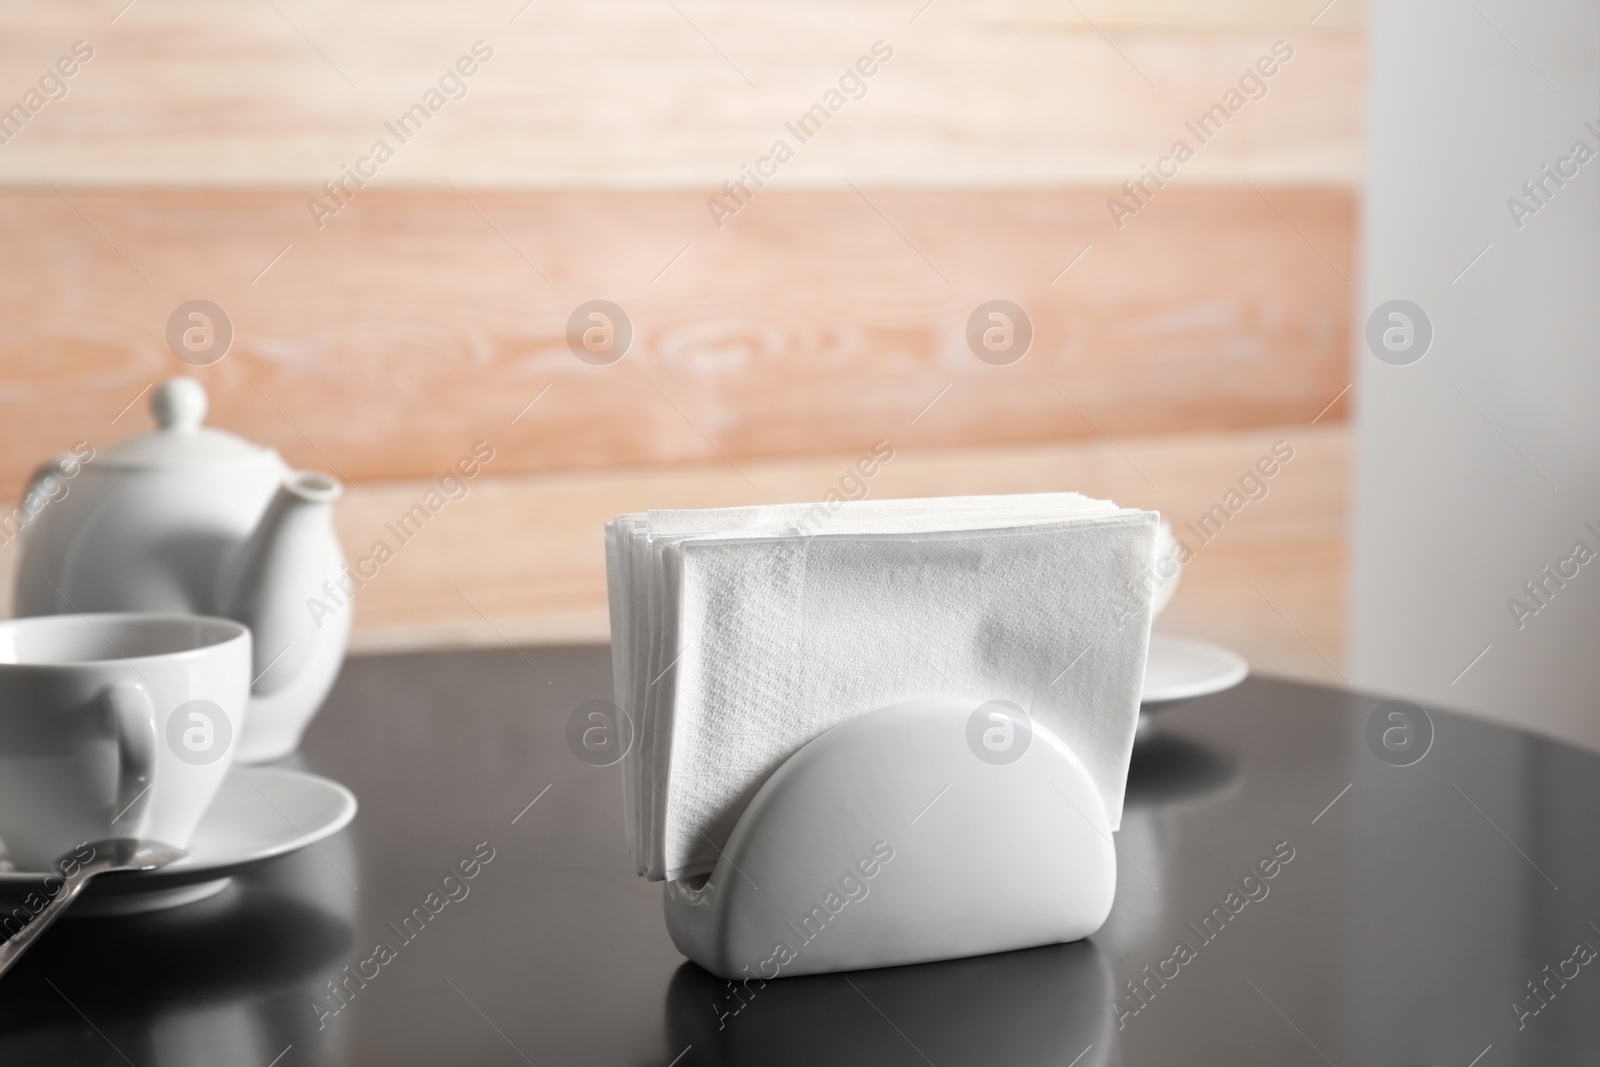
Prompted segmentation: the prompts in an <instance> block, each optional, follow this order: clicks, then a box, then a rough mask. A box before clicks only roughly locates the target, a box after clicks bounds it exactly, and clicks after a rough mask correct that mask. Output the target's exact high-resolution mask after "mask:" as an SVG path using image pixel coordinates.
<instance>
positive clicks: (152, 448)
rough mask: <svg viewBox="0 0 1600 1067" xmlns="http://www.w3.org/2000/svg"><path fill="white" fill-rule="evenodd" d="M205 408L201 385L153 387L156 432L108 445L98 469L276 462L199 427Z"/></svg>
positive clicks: (176, 382)
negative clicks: (100, 467)
mask: <svg viewBox="0 0 1600 1067" xmlns="http://www.w3.org/2000/svg"><path fill="white" fill-rule="evenodd" d="M207 406H208V404H207V400H206V390H205V387H204V386H202V385H201V384H200V383H199V382H197V381H195V380H194V379H193V378H168V379H167V380H166V381H164V382H162V383H161V384H160V385H158V386H156V388H155V392H154V393H153V394H151V397H150V414H151V415H153V416H154V417H155V420H156V425H157V427H159V428H158V429H155V430H151V431H148V432H146V433H141V434H135V435H134V436H132V437H128V438H124V439H123V440H121V441H118V442H117V443H115V444H113V445H111V446H110V447H109V448H107V449H106V450H105V451H104V452H102V453H101V454H100V456H99V457H98V458H97V459H96V461H95V463H96V465H100V464H107V465H109V466H114V467H177V466H184V465H187V464H190V463H259V462H261V461H262V460H265V459H267V458H268V457H273V458H276V456H277V453H275V452H274V451H273V450H272V449H270V448H264V447H262V446H260V445H256V444H251V443H250V442H249V441H246V440H245V439H244V438H242V437H236V436H235V435H233V434H231V433H226V432H224V431H222V430H212V429H208V428H206V427H204V426H202V425H200V423H201V422H202V421H203V420H204V419H205V417H206V408H207ZM280 462H281V460H280Z"/></svg>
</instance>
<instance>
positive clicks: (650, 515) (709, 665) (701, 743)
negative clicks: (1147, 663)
mask: <svg viewBox="0 0 1600 1067" xmlns="http://www.w3.org/2000/svg"><path fill="white" fill-rule="evenodd" d="M1156 522H1157V516H1156V514H1155V513H1154V512H1149V511H1139V510H1135V509H1131V508H1119V507H1117V506H1116V505H1115V504H1113V503H1111V502H1109V501H1104V500H1091V499H1089V498H1087V497H1084V496H1080V495H1079V494H1076V493H1041V494H1029V495H1020V496H984V497H945V498H935V499H927V500H884V501H854V502H836V503H833V504H826V505H809V504H793V505H788V504H786V505H775V506H770V507H749V508H718V509H709V510H695V511H651V512H647V513H644V514H634V515H619V516H618V517H617V518H616V519H614V520H613V521H612V522H610V523H608V524H607V525H606V578H607V584H608V591H609V599H610V608H611V648H612V662H613V671H614V681H615V685H616V699H617V704H618V705H619V706H620V707H621V708H622V709H623V710H624V711H625V712H626V713H627V714H628V716H629V717H630V719H631V720H632V722H633V724H634V727H635V736H634V740H633V745H632V747H631V748H630V749H629V751H628V753H627V756H626V757H625V760H624V772H625V773H624V776H623V780H624V803H625V806H626V812H627V825H628V845H629V848H630V849H631V850H632V852H633V855H634V860H635V862H636V864H637V866H638V869H639V873H640V874H642V875H644V876H646V877H648V878H653V879H660V878H684V877H689V876H692V875H697V874H704V873H707V872H709V871H710V870H711V868H712V867H713V866H714V865H715V863H716V859H717V855H718V852H719V850H720V849H721V848H722V846H723V845H724V844H725V843H726V841H727V838H728V835H729V833H730V832H731V831H732V829H733V826H734V823H735V822H737V821H738V818H739V815H740V813H741V812H742V811H743V810H744V808H745V805H746V804H747V803H748V802H749V801H750V799H751V797H753V796H754V795H755V792H756V790H757V789H759V788H760V787H761V784H762V783H763V782H765V781H766V780H767V778H768V776H769V775H771V774H772V772H773V771H774V770H776V769H777V767H778V766H779V765H780V764H781V763H782V762H783V761H784V760H785V759H787V758H788V757H789V756H790V755H791V754H793V753H794V752H795V751H796V750H798V749H799V748H800V747H801V746H802V745H804V744H805V743H806V742H807V741H810V740H811V739H812V738H814V737H816V736H818V735H819V734H821V733H822V732H823V731H825V730H827V729H828V728H829V727H832V726H835V725H837V724H838V723H840V722H843V721H845V720H846V719H849V718H851V717H854V716H856V715H861V714H864V713H866V712H869V711H872V710H874V709H875V708H881V707H885V706H887V705H890V704H898V703H903V702H905V701H908V700H915V699H918V698H920V697H932V696H950V697H958V698H965V699H971V700H972V701H974V705H976V704H977V703H979V702H982V701H985V700H1010V701H1012V702H1014V703H1016V704H1018V705H1020V706H1021V707H1022V708H1023V709H1025V710H1026V711H1027V712H1028V714H1029V715H1030V716H1031V717H1032V718H1033V719H1034V720H1035V721H1038V722H1042V723H1044V724H1045V725H1047V726H1048V727H1050V728H1051V729H1052V730H1054V731H1055V732H1056V734H1057V735H1058V736H1059V737H1061V739H1062V740H1063V741H1065V742H1066V743H1067V744H1068V745H1070V746H1071V747H1072V749H1073V751H1074V752H1076V753H1077V755H1078V757H1079V758H1080V759H1082V760H1083V763H1084V766H1085V767H1086V768H1087V769H1088V771H1089V774H1090V775H1091V776H1092V777H1093V779H1094V781H1095V783H1096V784H1097V785H1098V786H1099V787H1100V790H1101V794H1102V795H1103V797H1104V799H1105V804H1106V811H1107V813H1108V814H1109V815H1110V817H1111V824H1112V826H1113V827H1116V826H1118V825H1119V824H1120V823H1121V819H1122V794H1123V787H1124V785H1125V784H1126V780H1127V774H1128V760H1129V756H1130V753H1131V751H1132V747H1133V735H1134V730H1135V728H1136V727H1137V725H1138V717H1139V692H1140V686H1141V682H1142V678H1143V673H1144V660H1145V651H1146V648H1147V645H1148V642H1149V632H1150V596H1151V589H1152V587H1153V581H1152V577H1151V574H1150V560H1151V553H1152V544H1153V538H1154V535H1155V531H1156Z"/></svg>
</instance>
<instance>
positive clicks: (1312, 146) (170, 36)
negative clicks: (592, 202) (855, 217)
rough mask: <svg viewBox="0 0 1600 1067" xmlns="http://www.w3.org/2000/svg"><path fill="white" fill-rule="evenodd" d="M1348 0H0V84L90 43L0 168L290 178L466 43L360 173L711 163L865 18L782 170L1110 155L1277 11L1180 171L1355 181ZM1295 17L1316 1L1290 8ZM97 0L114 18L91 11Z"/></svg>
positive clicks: (354, 137)
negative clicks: (383, 153) (459, 79)
mask: <svg viewBox="0 0 1600 1067" xmlns="http://www.w3.org/2000/svg"><path fill="white" fill-rule="evenodd" d="M1361 9H1362V5H1361V4H1360V3H1359V0H1337V2H1336V3H1333V4H1332V5H1331V6H1330V5H1329V4H1328V3H1327V0H1231V2H1219V3H1208V2H1205V0H1142V2H1136V3H1123V2H1121V0H1097V2H1093V3H1091V2H1088V0H1085V2H1083V3H1079V4H1066V3H1059V2H1053V0H1022V2H1016V3H1002V2H995V0H933V2H932V3H931V4H930V3H928V2H927V0H864V2H858V0H827V2H822V3H813V4H787V5H786V4H747V3H738V2H736V0H679V2H678V3H676V4H667V3H663V2H661V0H585V2H583V3H571V2H561V0H533V2H531V3H530V0H493V2H487V0H465V2H459V3H449V4H445V3H438V2H436V0H409V2H392V0H346V2H342V3H338V4H326V3H317V2H314V0H275V3H272V4H267V3H248V4H216V3H209V2H207V0H134V2H133V3H132V4H131V5H130V4H129V0H74V2H67V3H49V4H40V3H27V2H25V0H13V2H11V3H8V4H6V5H5V7H4V8H3V9H0V11H3V16H0V17H3V24H4V26H5V34H4V43H3V45H0V101H3V106H9V105H10V104H11V103H12V102H14V101H16V100H19V99H21V98H22V95H23V94H24V92H25V91H26V90H27V88H28V87H29V86H31V85H33V84H34V83H35V81H36V79H37V78H38V77H39V76H40V75H41V73H43V72H44V71H45V70H46V69H47V67H48V66H49V65H50V64H51V63H52V62H53V61H54V60H55V59H56V58H57V57H58V56H60V55H62V54H63V53H65V52H66V50H67V49H68V48H69V46H70V45H71V44H72V42H74V41H77V40H84V41H87V42H88V43H89V44H90V45H91V46H92V47H93V48H94V49H95V55H94V58H93V60H92V61H91V62H89V63H88V64H87V65H86V66H85V67H84V68H83V69H82V71H81V72H79V73H78V74H77V75H76V76H75V77H74V78H73V79H72V81H71V82H70V92H69V94H68V96H67V97H66V98H65V99H63V100H61V101H59V102H55V103H51V104H48V105H47V106H45V107H44V108H43V109H42V110H40V111H39V113H38V114H37V115H35V116H34V117H33V118H32V119H31V120H30V121H29V123H28V124H27V126H26V128H25V129H24V131H23V132H22V133H21V134H20V135H19V136H17V137H16V138H15V139H14V140H13V141H12V142H11V143H9V144H6V145H5V146H4V147H3V148H0V179H12V180H25V179H37V178H40V177H50V178H52V179H54V180H57V181H72V182H105V183H117V184H138V183H166V184H173V185H194V184H200V183H215V182H227V183H234V184H240V183H242V184H254V183H259V182H273V183H281V184H288V185H293V186H295V187H296V188H297V189H299V190H301V192H302V195H310V194H311V193H312V192H313V191H314V190H315V188H316V187H317V186H318V185H320V183H321V182H322V181H323V180H324V179H327V178H330V177H333V176H335V175H336V174H337V172H338V170H339V167H340V165H341V164H345V163H352V162H353V161H354V160H355V159H356V157H357V156H358V155H360V154H361V153H364V152H366V151H367V150H368V148H369V147H370V145H371V144H372V142H373V141H374V140H375V139H377V138H379V137H383V136H385V134H384V123H385V122H386V121H391V120H393V119H394V118H396V116H398V115H399V114H400V113H401V112H402V111H404V110H405V109H407V108H409V107H410V106H411V105H412V104H414V103H416V102H417V101H418V100H419V99H420V98H421V97H422V96H423V95H424V94H425V92H426V91H427V90H428V89H429V88H430V87H431V86H433V85H434V84H435V82H436V81H437V79H438V78H439V77H440V75H441V73H443V72H444V71H445V69H446V68H447V67H448V66H449V65H450V64H451V63H453V62H454V61H455V60H456V59H457V57H458V56H461V55H463V54H465V53H466V52H467V51H468V49H469V47H470V46H471V44H472V43H473V42H474V41H477V40H480V39H481V40H483V41H484V42H485V43H486V45H487V47H489V48H491V49H493V50H494V57H493V59H492V60H490V61H489V62H488V63H487V64H486V65H485V66H484V67H483V68H482V70H481V71H479V72H478V73H476V74H475V75H474V76H473V77H472V79H471V80H470V82H468V83H467V84H468V91H467V93H466V96H465V97H464V98H462V99H460V100H458V101H453V102H450V103H448V104H446V105H445V106H444V107H442V108H441V109H440V111H439V112H438V113H437V114H435V115H433V116H432V117H431V118H430V120H429V122H428V124H427V126H426V128H425V129H424V131H423V132H422V133H421V134H419V135H418V136H417V137H416V138H415V139H414V140H411V141H409V142H408V143H407V144H405V145H404V146H403V147H399V149H398V155H397V157H396V158H395V160H394V161H393V162H392V163H390V164H388V165H386V166H385V167H384V169H383V171H382V174H381V177H380V178H379V179H378V181H379V182H380V184H381V185H383V186H385V187H393V186H395V185H397V184H404V183H407V182H432V183H438V182H439V181H440V180H441V179H442V178H450V179H451V180H453V181H455V182H457V183H458V184H463V185H476V186H494V185H517V186H522V185H539V186H557V187H566V186H607V187H615V186H624V187H630V188H638V187H652V188H660V187H690V188H697V189H705V190H707V191H709V190H710V189H712V188H715V187H716V186H718V185H720V184H721V182H722V181H723V180H724V179H725V178H729V177H731V176H733V175H734V174H736V173H737V170H738V167H739V165H740V164H741V163H744V162H750V161H752V160H754V159H755V158H756V157H757V156H758V155H759V154H760V153H762V152H764V151H766V150H767V148H768V147H769V146H770V145H771V143H772V141H773V140H774V139H775V138H777V137H781V136H783V134H784V131H783V123H784V121H785V120H788V119H792V118H794V117H795V116H796V115H797V114H799V113H800V112H802V111H804V110H805V109H806V108H808V107H809V106H811V105H812V104H813V103H815V102H816V101H817V100H818V99H819V98H820V97H821V95H822V94H823V93H824V91H825V90H826V89H828V88H829V87H830V86H831V85H833V84H834V83H835V81H836V80H837V79H838V78H839V76H840V74H841V73H842V72H843V71H844V70H845V69H846V68H847V67H848V66H849V65H850V64H852V63H853V62H854V61H855V60H856V59H857V58H858V57H859V56H861V55H862V54H864V53H866V52H867V51H868V50H869V49H870V48H871V46H872V44H873V42H875V41H878V40H883V41H884V42H886V44H887V45H888V46H889V47H892V48H893V49H894V58H893V60H892V61H890V62H889V63H888V64H887V65H886V66H885V67H884V68H883V69H882V71H881V72H879V73H878V74H876V75H875V76H874V77H873V78H872V79H871V80H870V82H868V83H867V84H868V90H867V92H866V95H865V96H864V97H862V98H861V99H859V100H855V101H852V102H850V103H849V104H847V105H846V106H845V107H844V108H843V109H842V110H841V111H840V112H839V114H838V115H837V116H836V117H835V118H833V119H832V120H830V122H829V125H828V127H827V129H826V130H825V132H824V134H823V135H821V136H819V137H817V138H816V139H814V140H813V141H810V142H808V143H807V144H805V145H804V146H803V147H801V148H800V150H799V152H798V154H797V156H796V158H795V159H794V160H793V162H791V163H789V164H788V165H787V166H786V167H785V169H784V171H783V176H782V184H783V186H784V187H786V188H797V187H806V186H812V187H815V186H819V185H820V186H827V187H832V186H835V185H837V184H838V181H839V177H840V175H848V176H850V177H851V178H852V179H853V180H855V181H857V182H858V183H872V184H876V185H899V186H912V187H917V186H923V187H925V186H937V187H951V186H972V185H977V186H992V185H996V184H1009V185H1023V186H1026V185H1039V184H1059V183H1067V182H1105V181H1111V182H1120V181H1121V180H1123V179H1124V178H1128V177H1133V176H1136V175H1137V173H1138V167H1139V165H1140V164H1141V163H1148V162H1151V161H1152V160H1153V159H1154V158H1155V157H1156V156H1157V155H1159V154H1160V153H1161V152H1164V151H1165V150H1166V149H1167V148H1168V147H1169V146H1170V144H1171V142H1172V140H1173V139H1174V138H1176V137H1179V136H1182V135H1183V128H1182V124H1183V122H1184V121H1185V120H1186V119H1188V120H1192V119H1194V118H1196V117H1197V115H1198V114H1199V113H1200V112H1202V111H1204V110H1205V109H1206V108H1208V107H1210V106H1211V105H1213V104H1215V103H1217V102H1218V100H1219V99H1220V98H1221V97H1222V95H1223V94H1224V93H1225V92H1226V91H1227V90H1228V89H1229V88H1230V87H1231V86H1233V85H1234V83H1235V82H1236V80H1237V79H1238V78H1239V76H1240V74H1241V73H1242V72H1243V71H1245V70H1246V69H1247V68H1248V67H1249V66H1250V65H1251V64H1252V63H1253V62H1254V61H1255V60H1256V59H1257V58H1258V57H1260V56H1261V55H1263V54H1264V53H1265V52H1266V50H1267V48H1268V47H1269V45H1270V44H1271V43H1272V42H1273V41H1275V40H1278V39H1282V40H1285V41H1287V42H1288V43H1289V44H1290V45H1291V46H1292V47H1293V48H1294V50H1295V55H1294V59H1293V61H1292V62H1290V63H1289V64H1287V65H1286V66H1285V67H1284V68H1283V70H1282V71H1281V72H1280V73H1279V74H1277V75H1276V76H1275V77H1274V78H1273V79H1272V80H1271V82H1270V83H1269V86H1270V91H1269V92H1268V94H1267V96H1266V97H1264V98H1263V99H1260V100H1257V101H1254V102H1252V103H1251V104H1249V105H1248V106H1247V107H1246V108H1245V109H1244V111H1243V112H1241V113H1240V115H1238V116H1237V117H1236V118H1235V119H1234V120H1233V122H1232V123H1231V124H1230V127H1229V129H1228V130H1227V132H1226V135H1225V136H1222V137H1219V138H1217V139H1216V140H1214V141H1213V142H1212V143H1210V144H1208V145H1206V146H1205V147H1204V148H1203V150H1201V151H1200V152H1199V154H1198V155H1197V157H1196V158H1195V159H1194V161H1193V162H1192V163H1190V164H1189V165H1188V167H1187V168H1186V170H1185V179H1186V180H1187V181H1190V182H1195V181H1205V180H1207V179H1210V180H1233V179H1237V178H1238V177H1239V176H1240V175H1246V174H1247V175H1250V176H1251V177H1252V178H1254V179H1256V180H1271V181H1278V182H1336V183H1343V184H1353V183H1355V182H1356V181H1357V180H1358V178H1359V172H1360V165H1361V143H1360V136H1361V134H1360V131H1361V118H1360V116H1361V112H1362V107H1363V95H1364V94H1363V87H1362V81H1363V77H1364V44H1363V40H1362V36H1361V32H1360V23H1361V17H1362V16H1361ZM1313 19H1314V20H1315V22H1313ZM113 20H114V21H113Z"/></svg>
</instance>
